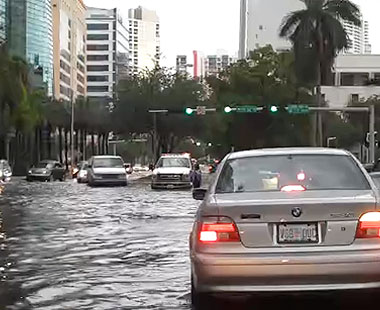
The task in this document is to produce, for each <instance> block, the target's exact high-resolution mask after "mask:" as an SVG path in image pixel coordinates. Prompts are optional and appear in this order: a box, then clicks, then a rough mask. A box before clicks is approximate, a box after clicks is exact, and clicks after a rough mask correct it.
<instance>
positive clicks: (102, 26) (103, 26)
mask: <svg viewBox="0 0 380 310" xmlns="http://www.w3.org/2000/svg"><path fill="white" fill-rule="evenodd" d="M108 29H109V26H108V24H87V30H108Z"/></svg>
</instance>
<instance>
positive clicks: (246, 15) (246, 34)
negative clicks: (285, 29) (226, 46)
mask: <svg viewBox="0 0 380 310" xmlns="http://www.w3.org/2000/svg"><path fill="white" fill-rule="evenodd" d="M240 1H241V7H240V37H239V42H240V43H239V45H240V46H239V58H240V59H242V58H245V57H247V56H248V53H249V52H250V51H253V50H255V49H257V48H260V47H263V46H266V45H272V47H273V48H274V49H275V50H277V51H282V50H287V49H290V48H291V43H290V42H289V41H287V40H284V39H282V38H280V36H279V31H280V28H281V25H282V23H283V21H284V18H285V17H286V16H287V15H288V14H290V13H291V12H294V11H298V10H302V9H304V8H305V3H303V2H302V1H300V0H240ZM343 26H344V28H345V29H346V31H347V33H348V35H349V37H350V48H349V49H348V50H347V51H345V52H346V53H352V54H363V53H370V52H371V46H370V44H369V33H368V31H369V30H368V28H369V26H368V22H367V21H365V20H363V22H362V27H357V26H355V25H353V24H352V23H349V22H343Z"/></svg>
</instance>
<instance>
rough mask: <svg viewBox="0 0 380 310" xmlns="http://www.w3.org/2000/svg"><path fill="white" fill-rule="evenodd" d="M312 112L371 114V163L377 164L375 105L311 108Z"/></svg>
mask: <svg viewBox="0 0 380 310" xmlns="http://www.w3.org/2000/svg"><path fill="white" fill-rule="evenodd" d="M309 110H310V111H311V112H347V113H358V112H361V113H362V112H365V113H369V163H371V164H374V163H375V160H376V159H375V146H376V141H375V105H374V104H371V105H370V106H369V107H347V108H327V107H321V108H316V107H310V108H309Z"/></svg>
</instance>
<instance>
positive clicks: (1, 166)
mask: <svg viewBox="0 0 380 310" xmlns="http://www.w3.org/2000/svg"><path fill="white" fill-rule="evenodd" d="M11 177H12V169H11V166H10V165H9V163H8V161H7V160H5V159H0V181H3V182H8V181H10V180H11Z"/></svg>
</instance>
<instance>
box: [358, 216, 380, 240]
mask: <svg viewBox="0 0 380 310" xmlns="http://www.w3.org/2000/svg"><path fill="white" fill-rule="evenodd" d="M356 237H357V238H379V237H380V212H368V213H365V214H363V215H362V216H361V217H360V219H359V226H358V231H357V233H356Z"/></svg>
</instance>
